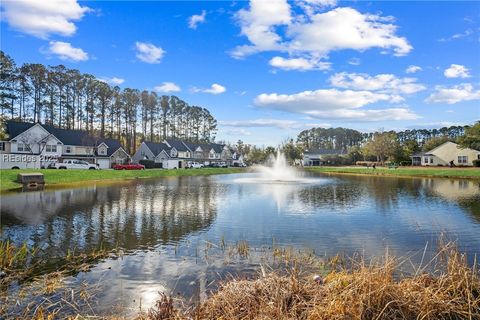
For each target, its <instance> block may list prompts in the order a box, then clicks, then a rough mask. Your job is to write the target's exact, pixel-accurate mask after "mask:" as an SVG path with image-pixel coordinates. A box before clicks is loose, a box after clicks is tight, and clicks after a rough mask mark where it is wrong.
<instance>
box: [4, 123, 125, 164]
mask: <svg viewBox="0 0 480 320" xmlns="http://www.w3.org/2000/svg"><path fill="white" fill-rule="evenodd" d="M34 125H35V123H30V122H18V121H12V120H10V121H7V122H6V129H7V133H8V135H9V139H13V138H15V137H16V136H18V135H19V134H21V133H22V132H25V131H26V130H28V129H30V128H31V127H33V126H34ZM40 125H41V126H42V127H43V128H45V130H47V131H48V132H49V133H50V134H52V135H54V136H55V137H56V138H57V139H58V140H60V141H61V142H62V143H63V144H64V145H72V146H89V147H97V146H98V145H100V144H101V143H102V142H104V143H105V144H106V145H107V146H108V156H111V155H112V154H113V153H114V152H115V151H117V150H118V149H119V148H120V147H122V144H121V143H120V141H119V140H117V139H110V138H107V139H102V138H99V137H95V136H93V135H91V134H89V133H88V132H87V131H83V130H69V129H60V128H56V127H54V126H51V125H46V124H40Z"/></svg>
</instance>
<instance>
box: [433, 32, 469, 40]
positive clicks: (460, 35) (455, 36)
mask: <svg viewBox="0 0 480 320" xmlns="http://www.w3.org/2000/svg"><path fill="white" fill-rule="evenodd" d="M471 34H473V30H472V29H467V30H465V31H464V32H461V33H455V34H454V35H452V36H451V37H449V38H441V39H439V40H438V41H440V42H446V41H452V40H455V39H461V38H465V37H468V36H469V35H471Z"/></svg>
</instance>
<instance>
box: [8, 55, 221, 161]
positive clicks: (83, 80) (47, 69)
mask: <svg viewBox="0 0 480 320" xmlns="http://www.w3.org/2000/svg"><path fill="white" fill-rule="evenodd" d="M0 68H1V70H0V112H1V115H2V118H4V119H13V120H18V121H24V122H38V123H43V124H48V125H53V126H56V127H59V128H64V129H76V130H86V131H88V132H90V133H91V134H94V135H97V136H99V137H100V138H116V139H119V140H121V141H122V143H123V144H124V146H125V147H126V150H127V151H128V152H130V153H133V152H135V149H136V146H137V145H138V144H139V142H140V141H142V140H150V141H162V140H163V139H166V138H178V139H183V140H186V141H195V142H212V141H214V140H215V136H216V132H217V120H216V119H215V118H214V117H213V116H212V115H211V114H210V112H209V111H208V109H206V108H203V107H200V106H191V105H189V104H188V103H187V102H185V101H183V100H182V99H180V98H178V97H176V96H168V95H157V93H156V92H153V91H147V90H143V91H141V90H138V89H134V88H124V89H120V87H118V86H111V85H110V84H108V83H106V82H105V81H102V80H99V79H97V78H96V77H95V76H93V75H91V74H86V73H81V72H80V71H78V70H75V69H68V68H66V67H65V66H63V65H58V66H45V65H43V64H38V63H25V64H23V65H21V66H17V65H16V63H15V61H14V60H13V59H12V58H11V57H10V56H8V55H7V54H5V53H4V52H3V51H0Z"/></svg>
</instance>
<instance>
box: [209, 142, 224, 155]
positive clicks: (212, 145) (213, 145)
mask: <svg viewBox="0 0 480 320" xmlns="http://www.w3.org/2000/svg"><path fill="white" fill-rule="evenodd" d="M208 146H209V147H210V149H213V150H214V151H215V152H216V153H222V151H223V148H224V147H225V145H223V144H218V143H210V144H209V145H208Z"/></svg>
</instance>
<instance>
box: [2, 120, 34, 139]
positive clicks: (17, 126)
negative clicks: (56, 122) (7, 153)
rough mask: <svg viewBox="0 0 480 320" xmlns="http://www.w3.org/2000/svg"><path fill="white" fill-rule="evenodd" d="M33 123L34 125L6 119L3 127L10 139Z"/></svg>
mask: <svg viewBox="0 0 480 320" xmlns="http://www.w3.org/2000/svg"><path fill="white" fill-rule="evenodd" d="M34 125H35V123H28V122H17V121H7V122H6V123H5V128H6V130H7V134H8V139H9V140H11V139H13V138H15V137H16V136H18V135H19V134H20V133H22V132H24V131H26V130H28V129H30V128H31V127H33V126H34Z"/></svg>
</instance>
